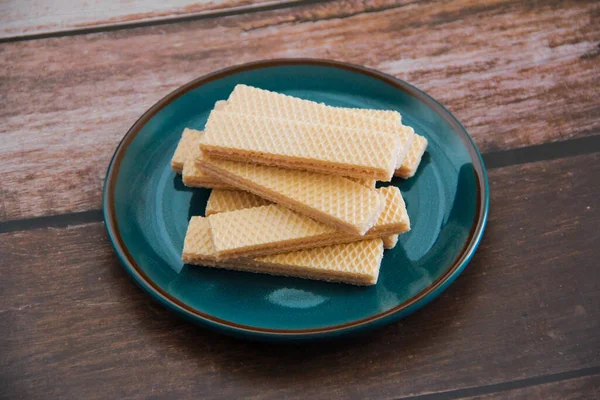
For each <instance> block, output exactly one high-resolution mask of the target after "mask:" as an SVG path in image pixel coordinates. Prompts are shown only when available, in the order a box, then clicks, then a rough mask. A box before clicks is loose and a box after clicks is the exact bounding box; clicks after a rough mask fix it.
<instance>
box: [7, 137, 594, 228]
mask: <svg viewBox="0 0 600 400" xmlns="http://www.w3.org/2000/svg"><path fill="white" fill-rule="evenodd" d="M599 151H600V135H595V136H587V137H582V138H577V139H569V140H564V141H560V142H552V143H544V144H540V145H534V146H527V147H521V148H518V149H511V150H502V151H497V152H490V153H485V154H483V155H482V157H483V161H484V163H485V166H486V168H487V169H496V168H504V167H508V166H511V165H517V164H527V163H532V162H538V161H550V160H555V159H558V158H568V157H575V156H578V155H583V154H591V153H596V152H599ZM103 220H104V218H103V215H102V210H88V211H81V212H73V213H66V214H56V215H49V216H43V217H34V218H24V219H15V220H12V221H4V222H0V233H8V232H20V231H29V230H34V229H44V228H50V227H52V228H63V227H67V226H77V225H83V224H87V223H92V222H102V221H103Z"/></svg>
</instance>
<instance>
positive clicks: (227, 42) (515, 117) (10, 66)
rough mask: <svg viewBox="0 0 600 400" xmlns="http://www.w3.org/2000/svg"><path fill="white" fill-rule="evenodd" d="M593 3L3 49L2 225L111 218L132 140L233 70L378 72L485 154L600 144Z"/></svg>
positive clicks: (293, 17) (388, 12) (111, 36)
mask: <svg viewBox="0 0 600 400" xmlns="http://www.w3.org/2000/svg"><path fill="white" fill-rule="evenodd" d="M599 10H600V5H599V3H598V2H595V1H587V2H586V1H580V2H575V1H572V2H571V1H540V2H536V3H535V6H534V5H532V4H530V3H528V2H520V1H508V0H486V1H482V2H478V3H477V5H475V4H474V3H473V2H470V1H466V0H454V1H449V2H445V3H435V4H431V3H430V2H408V1H403V2H387V1H373V2H365V3H364V4H363V2H354V1H349V2H331V3H324V4H318V5H311V6H302V7H292V8H289V9H285V10H277V11H269V12H260V13H253V14H244V15H236V16H231V17H227V18H219V19H204V20H198V21H193V22H186V23H178V24H170V25H164V26H155V27H145V28H138V29H128V30H124V31H116V32H110V33H96V34H88V35H78V36H71V37H62V38H52V39H43V40H35V41H26V42H16V43H5V44H2V45H0V65H2V68H1V69H0V93H2V98H1V100H0V102H1V103H0V104H1V105H0V118H1V120H2V124H1V125H0V135H1V136H0V137H1V138H2V146H1V147H0V175H1V176H2V180H0V196H1V197H2V201H1V202H0V220H14V219H20V218H29V217H36V216H45V215H54V214H60V213H64V212H76V211H85V210H90V209H97V208H99V207H100V201H101V200H100V192H101V186H102V180H103V178H104V174H105V171H106V167H107V165H108V162H109V160H110V157H111V155H112V153H113V151H114V149H115V147H116V145H117V143H118V142H119V140H120V139H121V138H122V136H123V135H124V133H125V132H126V131H127V129H128V128H129V127H130V126H131V125H132V124H133V123H134V122H135V120H136V119H137V118H138V117H139V116H140V115H141V114H142V113H143V112H144V111H145V110H146V109H147V108H149V107H150V106H151V105H152V104H153V103H155V102H156V101H157V100H159V99H160V98H161V97H162V96H164V95H166V94H167V93H169V92H170V91H172V90H173V89H175V88H177V87H178V86H180V85H182V84H184V83H186V82H188V81H190V80H192V79H194V78H196V77H198V76H201V75H203V74H205V73H208V72H211V71H214V70H216V69H219V68H223V67H226V66H229V65H232V64H239V63H243V62H248V61H253V60H258V59H265V58H277V57H322V58H330V59H337V60H344V61H350V62H353V63H357V64H364V65H367V66H369V67H373V68H376V69H380V70H382V71H384V72H388V73H390V74H393V75H395V76H397V77H400V78H402V79H405V80H407V81H409V82H411V83H413V84H416V85H417V86H419V87H421V88H422V89H425V90H426V91H428V92H429V93H430V94H432V95H433V96H434V97H436V98H438V99H439V100H441V101H442V102H443V103H444V104H445V105H447V106H448V107H449V109H450V110H451V111H452V112H454V113H455V114H456V115H457V116H458V117H459V119H461V121H462V122H463V123H464V124H465V126H466V127H467V129H468V130H469V131H470V133H472V135H473V136H474V137H475V140H476V141H477V143H478V145H479V146H480V148H481V149H482V150H483V151H492V150H500V149H510V148H515V147H521V146H526V145H530V144H537V143H545V142H548V141H555V140H564V139H568V138H572V137H581V136H585V135H592V134H597V133H598V131H599V129H600V118H599V116H600V114H599V113H600V100H599V99H600V93H599V89H598V85H597V82H598V79H599V78H600V57H598V56H599V55H600V48H599V47H598V45H599V43H600V24H598V23H595V22H597V21H598V16H599V15H600V11H599Z"/></svg>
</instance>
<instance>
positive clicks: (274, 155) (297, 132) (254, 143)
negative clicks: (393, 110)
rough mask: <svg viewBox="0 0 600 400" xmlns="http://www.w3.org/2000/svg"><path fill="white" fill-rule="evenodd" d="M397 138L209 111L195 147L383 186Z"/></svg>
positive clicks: (397, 145) (395, 152) (390, 170)
mask: <svg viewBox="0 0 600 400" xmlns="http://www.w3.org/2000/svg"><path fill="white" fill-rule="evenodd" d="M400 145H401V139H400V137H399V136H398V135H394V134H388V133H380V134H376V133H374V132H373V131H367V130H355V129H348V128H342V127H336V126H332V125H317V124H309V123H304V122H297V121H290V120H284V119H276V118H268V117H259V116H253V115H246V114H237V113H231V112H227V111H213V112H211V114H210V117H209V119H208V122H207V124H206V129H205V134H204V137H203V138H202V142H201V145H200V147H201V148H202V150H203V151H204V152H206V153H208V154H209V155H210V156H215V157H220V158H226V159H230V160H234V161H243V162H253V163H260V164H267V165H274V166H279V167H286V168H293V169H302V170H309V171H316V172H323V173H329V174H338V175H342V176H352V177H357V178H374V179H378V180H383V181H389V180H390V179H391V177H392V175H393V173H394V170H395V169H396V160H397V156H398V152H399V148H400Z"/></svg>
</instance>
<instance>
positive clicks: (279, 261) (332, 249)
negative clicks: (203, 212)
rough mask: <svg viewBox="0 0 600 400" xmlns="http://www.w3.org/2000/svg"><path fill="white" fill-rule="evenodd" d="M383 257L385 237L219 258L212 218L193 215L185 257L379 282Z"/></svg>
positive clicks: (240, 266)
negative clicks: (279, 252)
mask: <svg viewBox="0 0 600 400" xmlns="http://www.w3.org/2000/svg"><path fill="white" fill-rule="evenodd" d="M382 257H383V248H382V242H381V240H379V239H371V240H364V241H360V242H354V243H348V244H340V245H334V246H328V247H320V248H316V249H308V250H300V251H295V252H290V253H283V254H275V255H269V256H262V257H257V258H254V259H234V260H225V261H218V260H217V259H216V257H215V248H214V245H213V243H212V239H211V232H210V225H209V223H208V220H207V219H206V218H203V217H192V219H191V220H190V223H189V225H188V230H187V234H186V236H185V242H184V248H183V255H182V260H183V261H184V262H185V263H188V264H197V265H205V266H212V267H219V268H227V269H234V270H240V271H248V272H256V273H267V274H272V275H283V276H293V277H298V278H308V279H318V280H325V281H333V282H343V283H351V284H356V285H373V284H375V283H377V278H378V276H379V267H380V264H381V259H382Z"/></svg>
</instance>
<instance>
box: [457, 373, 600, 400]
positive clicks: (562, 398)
mask: <svg viewBox="0 0 600 400" xmlns="http://www.w3.org/2000/svg"><path fill="white" fill-rule="evenodd" d="M598 398H600V375H591V376H583V377H580V378H573V379H568V380H564V381H560V382H551V383H545V384H542V385H536V386H532V387H525V388H519V389H513V390H507V391H503V392H500V393H491V394H486V395H479V396H473V397H464V399H478V400H489V399H495V400H518V399H539V400H597V399H598Z"/></svg>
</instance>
